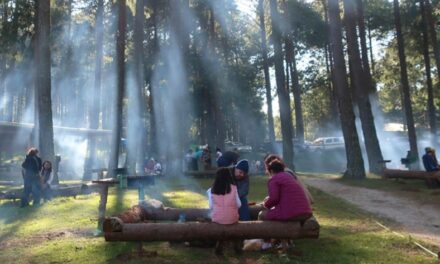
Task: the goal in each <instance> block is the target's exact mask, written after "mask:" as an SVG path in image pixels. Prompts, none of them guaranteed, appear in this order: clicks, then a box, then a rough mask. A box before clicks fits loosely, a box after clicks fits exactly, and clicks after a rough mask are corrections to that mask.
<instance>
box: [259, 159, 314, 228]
mask: <svg viewBox="0 0 440 264" xmlns="http://www.w3.org/2000/svg"><path fill="white" fill-rule="evenodd" d="M285 167H286V166H285V165H284V163H283V162H282V161H281V160H279V159H274V160H272V161H271V162H269V163H268V165H267V171H268V173H269V176H270V177H271V178H270V179H269V181H268V189H269V196H268V197H266V198H265V199H264V202H263V205H264V207H265V208H266V209H267V210H264V211H262V212H261V213H260V215H259V217H258V218H259V219H260V220H275V221H295V220H299V221H300V220H305V219H307V218H309V217H311V216H312V208H311V206H310V202H309V200H308V198H307V195H306V193H305V191H304V188H302V186H301V185H300V184H299V182H298V180H296V179H295V178H294V177H292V176H291V175H290V174H289V173H287V172H285V171H284V169H285Z"/></svg>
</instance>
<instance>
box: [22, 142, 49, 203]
mask: <svg viewBox="0 0 440 264" xmlns="http://www.w3.org/2000/svg"><path fill="white" fill-rule="evenodd" d="M21 167H22V169H23V170H22V175H23V182H24V188H23V194H22V197H21V207H26V206H28V205H29V201H30V196H31V195H32V199H33V203H32V204H33V205H34V206H37V205H39V204H40V200H41V198H43V199H44V200H45V201H48V200H50V199H51V196H52V194H51V187H50V184H51V182H52V179H53V174H52V163H51V162H50V161H48V160H46V161H44V162H42V160H41V158H40V157H39V156H38V149H36V148H31V149H29V151H28V152H27V154H26V158H25V160H24V162H23V163H22V164H21Z"/></svg>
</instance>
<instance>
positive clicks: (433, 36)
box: [425, 0, 440, 89]
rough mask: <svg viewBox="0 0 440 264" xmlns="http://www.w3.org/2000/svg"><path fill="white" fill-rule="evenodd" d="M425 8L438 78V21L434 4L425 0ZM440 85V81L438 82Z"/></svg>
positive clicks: (439, 61) (439, 71)
mask: <svg viewBox="0 0 440 264" xmlns="http://www.w3.org/2000/svg"><path fill="white" fill-rule="evenodd" d="M425 8H426V20H427V24H428V27H429V36H430V37H431V45H432V49H433V50H434V58H435V64H436V67H437V76H438V78H440V49H439V47H438V42H437V30H436V29H435V27H436V21H435V19H434V17H433V14H432V5H431V2H430V1H429V0H425ZM438 86H440V82H438ZM438 89H440V88H438Z"/></svg>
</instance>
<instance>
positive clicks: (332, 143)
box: [309, 137, 345, 151]
mask: <svg viewBox="0 0 440 264" xmlns="http://www.w3.org/2000/svg"><path fill="white" fill-rule="evenodd" d="M344 148H345V144H344V138H343V137H321V138H317V139H315V140H314V141H313V142H312V144H311V145H309V149H310V150H313V151H322V150H334V149H344Z"/></svg>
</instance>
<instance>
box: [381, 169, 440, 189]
mask: <svg viewBox="0 0 440 264" xmlns="http://www.w3.org/2000/svg"><path fill="white" fill-rule="evenodd" d="M383 176H384V177H385V178H388V179H414V180H424V181H425V182H426V185H427V186H428V187H430V188H438V187H440V171H429V172H428V171H408V170H391V169H385V170H384V171H383Z"/></svg>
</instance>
